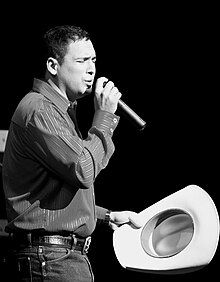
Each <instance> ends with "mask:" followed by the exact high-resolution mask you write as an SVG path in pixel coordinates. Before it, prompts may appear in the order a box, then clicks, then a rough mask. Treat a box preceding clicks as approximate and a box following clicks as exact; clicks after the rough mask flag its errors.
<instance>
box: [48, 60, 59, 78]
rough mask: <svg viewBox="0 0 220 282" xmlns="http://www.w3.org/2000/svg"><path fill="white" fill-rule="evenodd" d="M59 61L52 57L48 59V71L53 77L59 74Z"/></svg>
mask: <svg viewBox="0 0 220 282" xmlns="http://www.w3.org/2000/svg"><path fill="white" fill-rule="evenodd" d="M57 68H58V61H57V60H56V59H54V58H52V57H50V58H48V59H47V69H48V71H49V72H50V73H51V74H52V75H56V74H57Z"/></svg>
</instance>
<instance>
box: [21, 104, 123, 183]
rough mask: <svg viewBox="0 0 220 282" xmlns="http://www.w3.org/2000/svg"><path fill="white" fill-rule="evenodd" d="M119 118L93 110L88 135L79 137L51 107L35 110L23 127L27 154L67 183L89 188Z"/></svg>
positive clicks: (109, 151) (107, 153)
mask: <svg viewBox="0 0 220 282" xmlns="http://www.w3.org/2000/svg"><path fill="white" fill-rule="evenodd" d="M118 121H119V117H118V116H116V115H114V114H111V113H109V112H106V111H102V110H98V111H96V112H95V115H94V119H93V122H92V127H91V128H90V130H89V132H88V137H87V138H86V139H85V140H82V139H81V138H79V137H78V135H77V134H76V133H74V130H73V129H72V128H70V126H69V124H68V123H67V121H66V119H65V118H64V117H63V116H62V115H61V114H60V113H59V112H58V111H57V110H56V109H54V108H53V107H51V106H49V108H44V109H43V110H38V111H37V112H35V113H34V114H33V116H32V117H31V119H30V120H29V122H28V124H27V127H26V137H27V138H26V139H27V140H28V141H27V142H28V144H29V146H28V147H29V153H30V154H33V155H34V157H35V158H37V159H38V160H39V161H40V162H42V163H43V164H44V165H45V166H46V167H47V168H48V169H50V170H51V171H53V172H55V173H56V174H58V175H59V176H60V177H61V178H63V179H65V180H66V181H67V182H68V183H70V185H78V186H79V187H81V188H90V187H91V185H92V184H93V182H94V180H95V178H96V176H97V175H98V173H99V172H100V171H101V170H102V169H103V168H105V167H106V165H107V164H108V161H109V159H110V158H111V156H112V154H113V152H114V149H115V147H114V144H113V141H112V135H113V132H114V130H115V128H116V126H117V124H118Z"/></svg>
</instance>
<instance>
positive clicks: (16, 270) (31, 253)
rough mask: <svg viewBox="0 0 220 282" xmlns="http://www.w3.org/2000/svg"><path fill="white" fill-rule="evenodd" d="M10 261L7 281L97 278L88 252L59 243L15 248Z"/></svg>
mask: <svg viewBox="0 0 220 282" xmlns="http://www.w3.org/2000/svg"><path fill="white" fill-rule="evenodd" d="M7 264H8V270H7V274H6V276H5V281H13V282H18V281H29V282H31V281H53V282H58V281H60V282H61V281H62V282H69V281H71V282H92V281H94V276H93V272H92V268H91V264H90V262H89V259H88V257H87V255H86V254H82V253H81V252H80V251H76V250H70V249H67V248H59V247H57V246H56V247H54V246H49V247H48V246H36V247H34V246H31V247H26V248H23V249H20V250H19V251H18V250H17V251H14V250H13V251H12V252H11V254H10V255H9V256H8V260H7ZM5 271H6V269H4V272H5Z"/></svg>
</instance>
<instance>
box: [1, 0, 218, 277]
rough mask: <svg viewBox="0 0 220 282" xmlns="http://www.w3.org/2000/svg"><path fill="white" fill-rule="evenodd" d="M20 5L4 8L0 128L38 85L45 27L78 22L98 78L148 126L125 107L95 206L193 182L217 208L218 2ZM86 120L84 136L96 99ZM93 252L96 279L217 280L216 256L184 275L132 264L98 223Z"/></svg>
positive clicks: (152, 196)
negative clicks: (120, 258) (120, 257)
mask: <svg viewBox="0 0 220 282" xmlns="http://www.w3.org/2000/svg"><path fill="white" fill-rule="evenodd" d="M52 6H53V9H52ZM13 9H14V11H17V10H16V9H17V7H15V6H13ZM18 9H19V12H15V13H14V14H12V13H11V8H8V10H7V9H6V10H5V13H6V14H7V17H6V19H5V20H4V21H3V23H2V30H1V37H2V38H1V42H2V43H1V48H2V49H3V50H2V52H1V53H2V58H1V68H2V74H1V78H2V84H1V93H2V95H1V116H0V129H8V126H9V122H10V117H11V115H12V113H13V111H14V109H15V107H16V106H17V103H18V102H19V100H20V99H21V98H22V97H23V96H24V94H26V93H27V91H29V89H30V88H31V86H32V82H33V77H34V76H35V73H36V71H38V70H39V69H38V68H39V66H38V61H39V56H40V52H41V50H40V46H39V40H40V37H41V36H42V34H43V33H44V31H45V30H46V29H47V28H48V27H52V26H54V25H56V24H75V25H80V26H82V27H84V28H85V29H87V30H88V31H89V32H90V34H91V35H92V38H93V43H94V46H95V49H96V52H97V77H98V76H106V77H108V78H109V79H112V80H113V81H114V82H115V84H116V86H117V87H118V88H119V89H120V91H121V92H122V94H123V98H122V99H123V100H124V101H125V102H126V103H127V104H128V105H130V107H131V108H132V109H133V110H135V111H136V112H137V113H138V114H139V115H140V116H141V117H142V118H143V119H144V120H145V121H146V122H147V126H146V128H145V129H144V130H143V131H138V130H137V129H136V128H135V127H134V126H133V125H132V124H131V123H130V122H129V121H128V120H127V119H126V118H125V117H124V116H123V115H122V114H121V112H120V110H118V111H117V114H118V115H120V116H121V119H120V124H119V125H118V127H117V129H116V131H115V133H114V137H113V140H114V143H115V146H116V151H115V154H114V156H113V157H112V159H111V160H110V162H109V165H108V167H107V168H106V169H105V170H103V171H102V172H101V173H100V175H99V176H98V178H97V179H96V183H95V187H96V188H95V189H96V201H97V204H99V205H101V206H103V207H107V208H110V209H112V210H134V211H136V212H140V211H142V210H143V209H145V208H146V207H148V206H150V205H152V204H154V203H155V202H157V201H159V200H160V199H162V198H164V197H166V196H168V195H169V194H171V193H173V192H176V191H177V190H180V189H182V188H184V187H185V186H187V185H189V184H196V185H199V186H200V187H202V188H203V189H205V190H206V191H207V192H208V193H209V194H210V196H211V197H212V198H213V200H214V201H215V203H216V204H217V192H218V188H219V180H218V174H217V171H218V169H217V168H218V166H219V147H218V146H217V144H219V137H218V135H219V134H218V131H219V130H218V129H219V126H218V123H217V121H218V115H219V111H218V103H217V93H218V92H219V91H218V92H217V89H219V87H217V89H216V86H217V38H218V36H217V33H216V22H217V17H216V13H215V11H216V7H213V6H211V5H210V6H206V5H205V4H204V5H203V6H202V4H199V5H196V4H195V5H194V6H192V4H189V5H186V4H185V5H181V4H179V5H178V6H177V5H172V6H171V5H169V6H168V5H167V4H166V5H164V4H163V5H162V4H159V3H157V4H154V6H153V4H151V5H149V4H146V5H143V6H138V5H133V4H130V5H128V4H126V5H124V6H123V5H121V6H120V9H119V7H118V6H117V5H116V4H112V2H111V3H110V2H109V3H108V2H103V3H100V4H99V5H97V6H95V5H93V4H92V5H89V6H88V5H87V4H86V3H84V4H82V5H79V7H76V6H75V5H74V4H72V5H68V4H66V6H65V7H63V6H62V8H61V7H57V8H56V7H54V4H51V7H49V8H48V9H45V7H32V6H31V5H30V7H27V6H26V7H21V6H19V7H18ZM78 117H79V120H80V128H81V131H82V133H83V134H84V135H86V132H87V130H88V129H89V127H90V124H91V120H92V117H93V97H87V98H85V99H82V100H81V101H79V107H78ZM1 207H2V204H1ZM210 232H211V231H210ZM89 256H90V258H91V262H92V265H93V268H94V272H95V277H96V281H97V282H99V281H105V280H107V279H108V281H112V280H113V279H117V280H118V281H120V280H121V279H123V280H124V281H137V282H138V281H166V280H167V281H183V280H184V281H185V280H186V279H189V281H193V280H194V279H199V278H202V277H211V276H212V275H213V272H214V271H215V270H216V268H217V262H216V260H217V254H216V256H215V257H214V259H213V260H212V262H211V263H210V264H209V265H208V266H207V267H205V268H204V269H202V270H200V271H198V272H195V273H189V274H184V275H179V276H170V275H168V276H167V275H165V276H164V275H155V274H143V273H137V272H131V271H128V270H125V269H123V268H122V267H121V266H120V265H119V263H118V262H117V260H116V257H115V255H114V251H113V247H112V232H111V231H110V230H108V229H107V228H101V227H100V226H98V227H97V229H96V231H95V233H94V236H93V243H92V246H91V251H90V254H89ZM103 277H104V278H103Z"/></svg>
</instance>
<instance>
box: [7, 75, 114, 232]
mask: <svg viewBox="0 0 220 282" xmlns="http://www.w3.org/2000/svg"><path fill="white" fill-rule="evenodd" d="M69 105H70V102H69V101H68V100H66V99H65V98H64V97H63V96H61V95H60V94H59V93H58V91H56V89H55V88H54V87H52V86H51V85H50V84H49V83H48V82H45V81H42V80H39V79H34V84H33V89H32V91H30V92H29V93H28V94H27V95H26V96H24V98H23V99H22V100H21V101H20V103H19V104H18V106H17V108H16V110H15V112H14V115H13V117H12V120H11V123H10V127H9V133H8V137H7V142H6V146H5V152H4V157H3V188H4V192H5V198H6V209H7V217H8V225H7V226H6V231H7V232H14V231H15V230H35V229H42V230H45V231H50V232H61V231H71V232H74V233H75V234H77V235H79V236H83V237H85V236H89V235H91V233H92V232H93V230H94V228H95V225H96V221H97V218H100V219H104V217H105V213H106V211H107V210H106V209H105V208H102V207H99V206H97V205H96V204H95V196H94V185H93V184H94V180H95V178H96V177H97V175H98V174H99V172H100V171H101V170H102V169H104V168H105V167H106V166H107V164H108V162H109V159H110V158H111V156H112V154H113V152H114V144H113V141H112V135H113V132H114V130H115V128H116V127H117V124H118V121H119V117H118V116H116V115H115V114H111V113H109V112H106V111H102V110H98V111H96V112H95V114H94V118H93V122H92V126H91V128H90V130H89V131H88V137H87V138H86V139H85V140H83V139H82V138H81V137H80V136H79V135H78V133H77V131H76V128H75V124H74V122H73V120H72V119H71V118H70V116H69V114H68V111H67V110H68V107H69Z"/></svg>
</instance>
